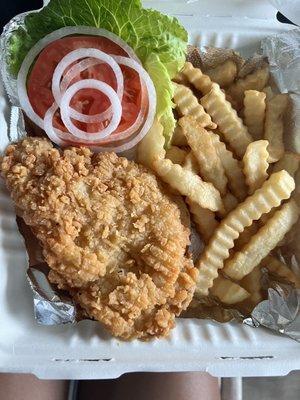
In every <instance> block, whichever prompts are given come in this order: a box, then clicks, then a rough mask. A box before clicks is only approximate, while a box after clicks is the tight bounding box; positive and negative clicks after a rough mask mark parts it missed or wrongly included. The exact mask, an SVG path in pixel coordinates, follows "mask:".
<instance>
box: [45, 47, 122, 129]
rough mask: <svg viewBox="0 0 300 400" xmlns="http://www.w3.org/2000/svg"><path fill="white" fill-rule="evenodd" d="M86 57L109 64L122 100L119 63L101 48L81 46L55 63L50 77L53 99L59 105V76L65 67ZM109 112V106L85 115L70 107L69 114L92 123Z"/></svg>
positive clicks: (102, 119)
mask: <svg viewBox="0 0 300 400" xmlns="http://www.w3.org/2000/svg"><path fill="white" fill-rule="evenodd" d="M86 57H92V58H96V59H98V60H100V61H101V62H105V63H106V64H108V65H109V66H110V68H111V69H112V71H113V73H114V75H115V77H116V81H117V94H118V97H119V99H120V100H122V97H123V85H124V80H123V74H122V71H121V68H120V67H119V65H118V64H117V63H116V61H115V60H114V59H113V58H112V57H111V56H109V55H108V54H106V53H104V52H103V51H101V50H98V49H93V48H83V49H77V50H73V51H71V52H70V53H68V54H66V55H65V56H64V57H63V58H62V59H61V60H60V62H59V63H58V64H57V66H56V68H55V70H54V74H53V78H52V93H53V96H54V99H55V101H56V103H57V104H58V105H59V106H60V103H61V97H62V92H61V90H60V82H61V78H62V76H63V73H64V71H65V70H66V68H67V67H68V66H69V65H70V64H73V63H74V62H75V61H78V60H80V59H82V58H86ZM110 114H111V107H110V108H109V109H107V110H105V111H104V112H103V113H101V114H95V115H85V114H82V113H80V112H78V111H76V110H74V109H73V108H72V107H70V115H71V117H72V118H73V119H76V120H77V121H81V122H85V123H93V122H101V121H104V120H105V119H107V118H109V116H110Z"/></svg>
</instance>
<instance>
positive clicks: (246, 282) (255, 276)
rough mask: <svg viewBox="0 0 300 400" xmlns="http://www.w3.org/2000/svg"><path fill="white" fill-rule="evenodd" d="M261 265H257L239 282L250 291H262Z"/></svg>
mask: <svg viewBox="0 0 300 400" xmlns="http://www.w3.org/2000/svg"><path fill="white" fill-rule="evenodd" d="M261 275H262V272H261V265H257V266H256V267H255V268H254V269H253V270H252V271H251V272H250V274H248V275H246V276H245V277H244V278H243V279H242V280H241V281H240V282H239V284H240V285H241V286H242V287H243V288H244V289H246V290H247V291H248V292H249V293H252V294H253V293H257V292H260V291H261V288H262V286H261Z"/></svg>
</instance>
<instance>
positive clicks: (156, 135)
mask: <svg viewBox="0 0 300 400" xmlns="http://www.w3.org/2000/svg"><path fill="white" fill-rule="evenodd" d="M164 144H165V138H164V136H163V126H162V124H161V123H160V122H159V121H158V120H155V121H154V123H153V125H152V127H151V128H150V130H149V132H148V133H147V135H146V136H145V137H144V138H143V140H141V141H140V143H139V145H138V151H137V153H138V154H137V161H138V162H139V163H141V164H143V165H145V166H146V167H148V168H150V169H153V161H154V160H155V159H157V158H164V157H165V155H166V152H165V150H164Z"/></svg>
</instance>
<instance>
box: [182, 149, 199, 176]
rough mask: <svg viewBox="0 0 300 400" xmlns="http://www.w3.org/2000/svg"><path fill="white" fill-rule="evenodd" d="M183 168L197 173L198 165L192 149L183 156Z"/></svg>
mask: <svg viewBox="0 0 300 400" xmlns="http://www.w3.org/2000/svg"><path fill="white" fill-rule="evenodd" d="M183 168H185V169H187V170H188V171H191V172H193V173H194V174H196V175H199V165H198V162H197V160H196V158H195V156H194V154H193V152H192V151H190V152H189V154H188V155H187V156H186V157H185V161H184V164H183Z"/></svg>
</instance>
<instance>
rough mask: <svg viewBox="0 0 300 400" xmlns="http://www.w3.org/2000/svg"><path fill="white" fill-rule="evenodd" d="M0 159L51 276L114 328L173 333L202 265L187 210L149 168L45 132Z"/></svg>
mask: <svg viewBox="0 0 300 400" xmlns="http://www.w3.org/2000/svg"><path fill="white" fill-rule="evenodd" d="M0 168H1V170H2V175H3V176H4V178H5V181H6V184H7V187H8V188H9V190H10V191H11V195H12V198H13V199H14V201H15V203H16V206H17V209H18V213H19V214H20V216H22V217H23V219H24V221H25V223H26V224H27V225H29V226H30V227H31V229H32V231H33V233H34V234H35V235H36V237H37V238H38V239H39V240H40V242H41V244H42V246H43V254H44V257H45V260H46V262H47V263H48V265H49V267H50V273H49V279H50V281H51V282H53V283H55V284H57V285H58V287H59V288H63V289H67V290H69V292H70V293H71V294H72V296H73V297H74V299H75V300H76V301H77V302H79V304H80V305H81V307H82V308H83V309H84V310H86V312H87V313H88V315H89V316H90V317H92V318H95V319H97V320H99V321H100V322H102V323H104V325H105V326H106V327H107V328H108V329H109V330H110V331H111V332H112V334H114V335H115V336H119V337H121V338H123V339H131V338H142V339H148V338H151V337H153V336H156V337H159V336H165V335H167V334H168V333H169V331H170V329H171V328H172V327H173V326H174V319H175V316H177V315H179V314H180V312H181V311H182V310H184V309H186V308H187V306H188V305H189V303H190V301H191V299H192V296H193V292H194V288H195V281H196V278H197V270H196V269H195V268H194V266H193V263H192V261H191V259H190V258H189V256H187V253H186V252H187V246H188V245H189V235H190V230H189V226H187V222H186V218H184V216H183V215H182V213H181V212H180V207H179V206H178V204H177V203H176V202H175V201H174V200H173V199H172V197H171V195H169V194H168V193H167V192H166V190H165V188H164V187H163V186H162V185H161V184H160V183H159V182H158V180H157V178H156V177H155V176H154V175H153V174H152V173H150V172H149V171H148V170H147V169H146V168H144V167H142V166H140V165H138V164H136V163H134V162H132V161H128V160H127V159H125V158H121V157H118V156H117V155H116V154H114V153H102V154H92V153H91V151H90V150H89V149H88V148H69V149H65V150H64V151H60V150H58V149H56V148H54V147H53V146H52V144H51V143H50V142H49V141H48V140H46V139H40V138H26V139H24V140H22V141H21V142H19V143H17V144H15V145H11V146H9V147H8V148H7V151H6V155H5V157H4V158H3V160H2V164H1V167H0Z"/></svg>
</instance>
